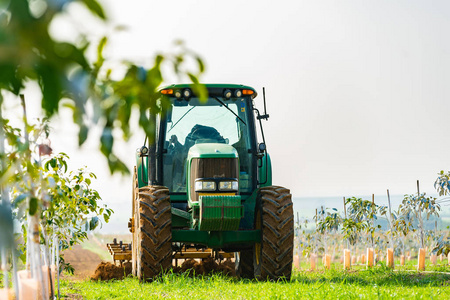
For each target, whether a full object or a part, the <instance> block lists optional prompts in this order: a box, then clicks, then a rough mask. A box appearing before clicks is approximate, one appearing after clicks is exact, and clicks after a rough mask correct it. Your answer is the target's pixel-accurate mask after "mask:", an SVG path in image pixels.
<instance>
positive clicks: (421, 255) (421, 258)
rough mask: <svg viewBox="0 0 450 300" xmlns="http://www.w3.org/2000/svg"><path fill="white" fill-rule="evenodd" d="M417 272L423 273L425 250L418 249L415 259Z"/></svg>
mask: <svg viewBox="0 0 450 300" xmlns="http://www.w3.org/2000/svg"><path fill="white" fill-rule="evenodd" d="M417 270H418V271H425V249H423V248H420V249H419V255H418V257H417Z"/></svg>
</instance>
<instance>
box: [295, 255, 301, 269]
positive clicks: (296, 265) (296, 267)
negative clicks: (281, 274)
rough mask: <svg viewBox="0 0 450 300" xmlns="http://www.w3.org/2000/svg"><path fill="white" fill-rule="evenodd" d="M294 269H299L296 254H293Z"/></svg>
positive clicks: (298, 260)
mask: <svg viewBox="0 0 450 300" xmlns="http://www.w3.org/2000/svg"><path fill="white" fill-rule="evenodd" d="M294 269H296V270H300V258H299V257H298V255H294Z"/></svg>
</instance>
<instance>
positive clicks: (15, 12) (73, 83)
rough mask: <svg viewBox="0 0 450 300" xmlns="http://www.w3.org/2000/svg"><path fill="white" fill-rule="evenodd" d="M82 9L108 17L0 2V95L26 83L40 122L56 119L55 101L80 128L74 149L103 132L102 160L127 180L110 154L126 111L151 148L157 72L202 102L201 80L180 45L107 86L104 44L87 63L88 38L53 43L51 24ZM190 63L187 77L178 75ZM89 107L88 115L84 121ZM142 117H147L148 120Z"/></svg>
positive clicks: (55, 5) (69, 0) (50, 3)
mask: <svg viewBox="0 0 450 300" xmlns="http://www.w3.org/2000/svg"><path fill="white" fill-rule="evenodd" d="M74 4H78V5H82V6H84V7H85V8H86V9H87V10H88V11H89V12H90V14H91V15H92V16H94V17H95V18H97V19H98V20H100V21H102V22H105V21H106V20H107V16H106V14H105V12H104V9H103V7H102V6H101V5H100V3H99V2H97V1H96V0H0V28H1V30H0V93H1V92H2V91H3V92H10V93H13V94H15V95H19V94H20V93H21V92H22V91H23V89H24V87H25V85H26V83H27V82H30V81H33V82H36V83H38V85H39V87H40V90H41V93H42V109H43V110H44V112H45V115H46V117H51V116H53V115H54V114H56V113H58V110H59V107H60V102H61V100H62V99H69V100H70V102H69V103H66V104H65V106H67V107H70V108H71V109H72V110H73V121H74V123H75V124H76V125H78V127H79V134H78V141H79V144H80V145H82V144H83V143H84V142H85V141H86V139H87V137H88V134H89V125H90V124H99V125H100V126H102V127H103V132H102V135H101V137H100V144H101V146H100V150H101V152H102V153H103V155H104V156H105V157H106V158H107V160H108V164H109V168H110V170H111V172H116V171H118V172H121V173H127V172H128V169H127V167H126V166H125V165H124V164H123V162H122V161H121V160H120V159H119V158H118V157H117V155H116V154H115V152H114V135H113V132H114V131H116V130H117V131H118V132H119V133H120V132H121V133H122V137H123V138H124V139H125V140H127V139H128V138H129V137H130V135H131V132H130V124H131V123H132V122H133V120H131V119H130V117H131V112H132V110H133V108H138V110H139V118H138V121H137V122H136V123H137V124H138V125H139V126H140V127H141V128H142V129H143V130H144V131H145V133H146V134H147V136H148V137H149V140H150V141H151V140H152V139H153V137H154V129H155V120H154V116H155V115H156V114H157V113H159V112H161V111H164V109H165V107H166V106H165V105H164V103H158V102H157V99H158V98H159V88H160V86H161V84H162V83H163V81H164V77H163V74H162V69H167V68H163V65H164V64H167V65H168V66H169V67H170V66H171V68H170V69H171V70H173V72H174V73H175V74H176V75H177V76H178V77H180V78H181V77H182V76H184V77H187V78H189V80H190V81H191V82H192V88H193V90H194V92H195V93H196V94H197V95H198V96H200V97H201V98H205V97H206V89H205V88H204V87H203V86H202V85H201V84H200V83H199V80H198V76H199V75H200V74H201V73H203V72H204V70H205V66H204V63H203V61H202V59H201V58H200V57H199V56H198V55H196V54H195V53H193V52H192V51H189V50H188V49H187V48H186V47H184V45H183V43H181V42H179V43H178V44H177V45H178V50H177V51H176V53H175V54H166V55H156V57H155V59H154V62H153V66H151V67H150V68H148V69H145V68H144V67H142V66H138V65H135V64H133V63H126V67H127V71H126V72H125V75H124V76H123V78H122V79H120V80H113V79H112V78H111V74H112V70H110V69H107V68H106V67H105V66H104V65H105V61H106V59H105V58H104V55H103V50H104V48H105V46H106V42H107V38H106V37H105V38H103V39H102V40H101V41H100V43H99V45H98V48H97V49H98V51H97V59H96V61H95V62H93V63H92V62H90V61H89V60H88V58H87V56H86V50H87V49H88V47H89V46H90V43H89V42H88V37H87V33H83V32H80V33H79V36H78V37H77V38H76V40H77V41H78V42H76V43H74V42H67V41H59V40H57V39H55V38H54V37H53V36H52V35H51V33H50V27H51V25H52V22H53V21H54V20H55V18H57V17H59V18H67V14H68V13H67V11H68V8H69V7H70V6H71V5H74ZM187 60H188V61H194V64H191V65H194V66H195V67H194V70H189V69H186V68H185V65H186V61H187ZM88 103H91V104H92V106H93V107H94V115H93V116H89V115H88V114H87V113H86V105H87V104H88ZM149 111H150V112H151V113H149Z"/></svg>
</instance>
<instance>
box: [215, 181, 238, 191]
mask: <svg viewBox="0 0 450 300" xmlns="http://www.w3.org/2000/svg"><path fill="white" fill-rule="evenodd" d="M238 187H239V185H238V182H237V181H221V182H220V183H219V190H221V191H237V190H238Z"/></svg>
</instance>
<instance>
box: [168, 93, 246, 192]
mask: <svg viewBox="0 0 450 300" xmlns="http://www.w3.org/2000/svg"><path fill="white" fill-rule="evenodd" d="M171 101H172V109H171V110H170V111H169V113H168V115H167V118H166V120H167V126H166V133H165V134H166V135H165V144H164V149H166V150H167V151H165V157H164V185H165V186H168V187H169V189H170V190H171V191H173V192H186V175H185V174H184V170H185V160H186V157H187V152H188V151H189V148H190V147H192V146H193V145H194V144H196V143H197V144H198V143H225V144H229V145H231V146H233V147H234V148H236V150H237V151H238V154H239V160H240V166H241V167H240V174H241V175H240V178H241V181H242V184H241V188H240V190H241V192H245V191H246V190H248V189H249V188H250V187H249V186H248V181H249V173H250V158H251V156H250V154H249V151H248V150H249V149H250V148H251V146H250V145H251V144H250V139H249V134H248V126H247V124H248V121H247V113H246V109H247V108H246V102H245V98H242V99H233V100H225V99H222V98H209V99H208V100H207V101H206V102H200V101H199V99H198V98H191V99H190V100H189V101H186V100H182V101H178V100H176V99H172V100H171ZM170 187H172V188H170Z"/></svg>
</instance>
